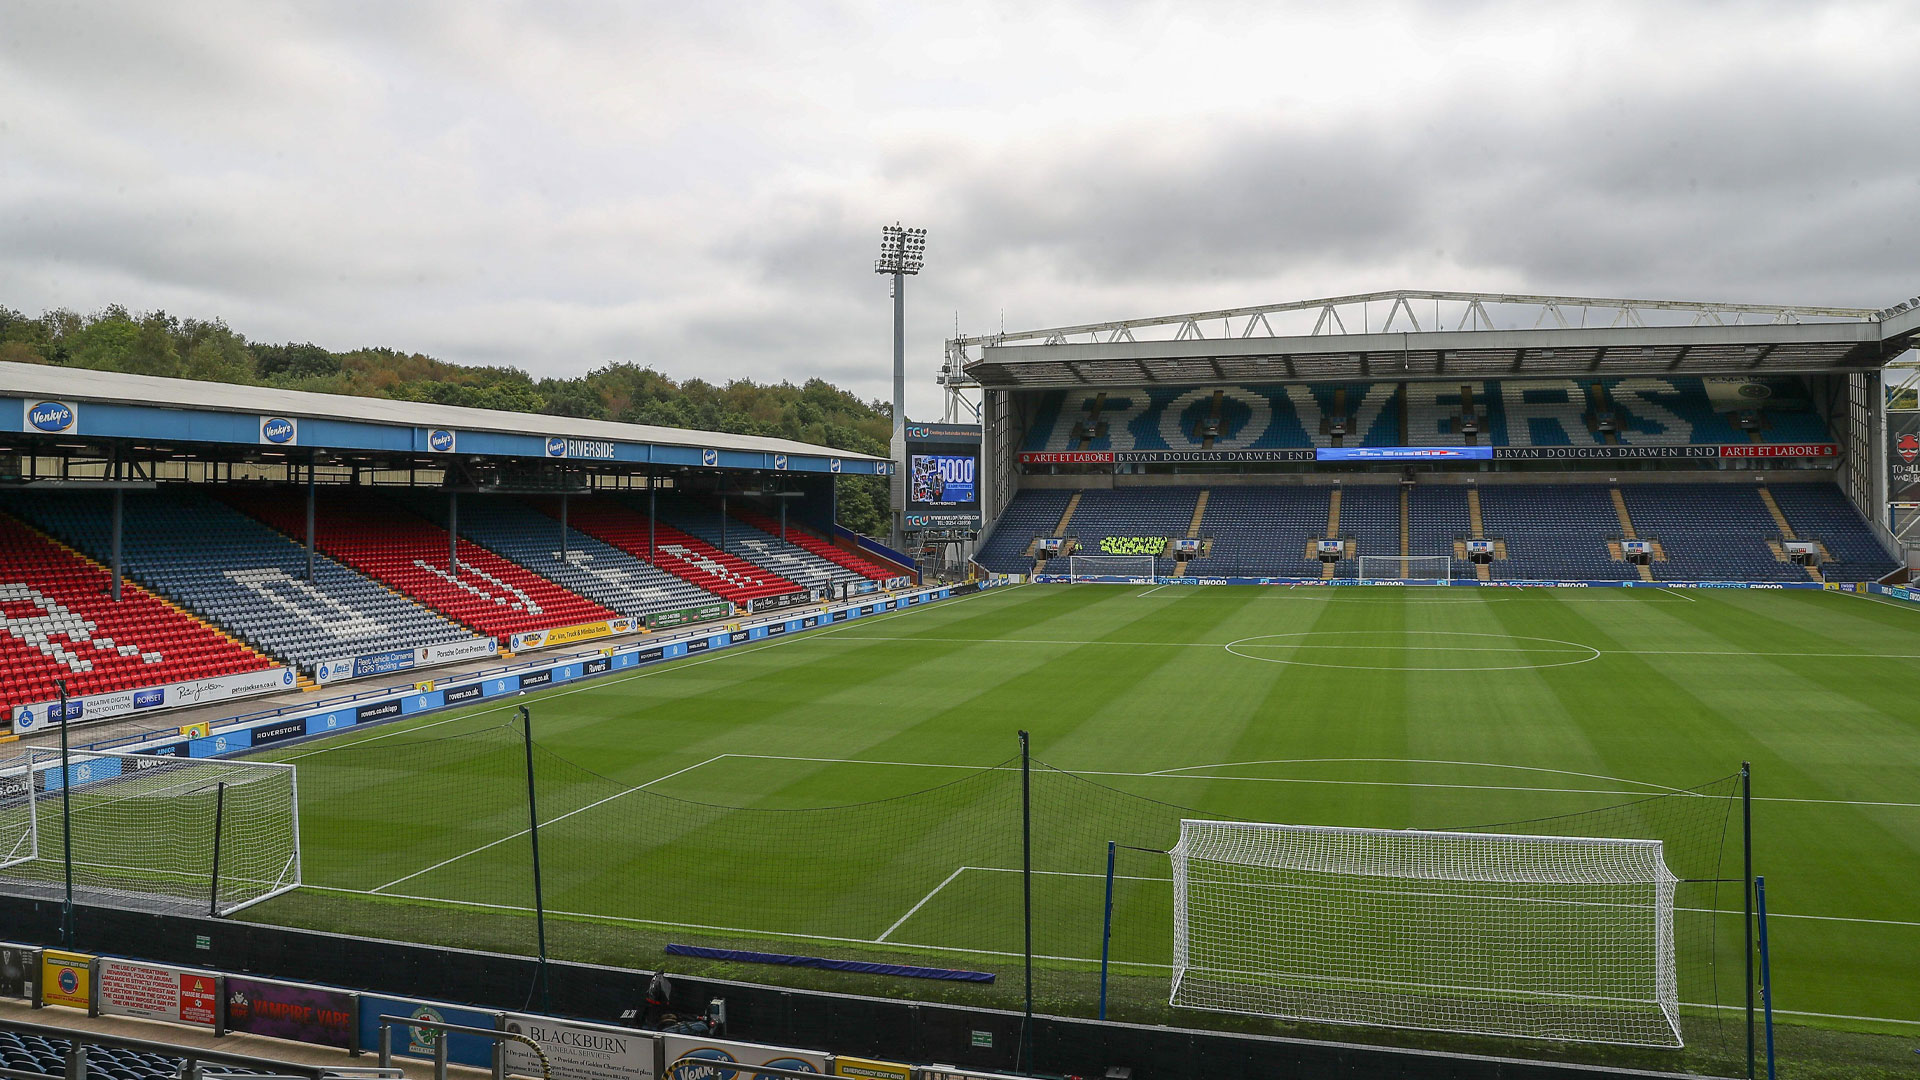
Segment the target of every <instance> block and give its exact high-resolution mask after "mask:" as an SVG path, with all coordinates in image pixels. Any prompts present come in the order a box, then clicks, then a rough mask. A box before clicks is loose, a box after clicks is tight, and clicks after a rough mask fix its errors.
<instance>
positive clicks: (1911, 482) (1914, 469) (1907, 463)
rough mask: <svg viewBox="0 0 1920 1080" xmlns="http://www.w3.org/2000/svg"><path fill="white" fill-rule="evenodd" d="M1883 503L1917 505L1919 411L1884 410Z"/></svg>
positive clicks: (1919, 493)
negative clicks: (1885, 460)
mask: <svg viewBox="0 0 1920 1080" xmlns="http://www.w3.org/2000/svg"><path fill="white" fill-rule="evenodd" d="M1885 415H1886V421H1887V501H1888V502H1890V503H1912V502H1920V412H1910V411H1901V412H1895V411H1893V410H1891V409H1890V410H1888V411H1887V413H1886V414H1885Z"/></svg>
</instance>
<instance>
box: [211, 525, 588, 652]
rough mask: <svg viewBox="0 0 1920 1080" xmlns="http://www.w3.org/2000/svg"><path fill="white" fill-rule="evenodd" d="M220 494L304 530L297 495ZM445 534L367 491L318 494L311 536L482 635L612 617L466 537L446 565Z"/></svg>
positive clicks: (285, 529)
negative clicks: (454, 559) (452, 561)
mask: <svg viewBox="0 0 1920 1080" xmlns="http://www.w3.org/2000/svg"><path fill="white" fill-rule="evenodd" d="M222 497H223V498H224V499H225V501H226V502H227V503H228V505H230V506H232V507H234V508H235V509H237V510H239V511H240V512H242V513H244V514H248V515H250V516H251V517H253V518H255V519H257V520H259V521H262V522H265V523H266V524H268V525H270V526H272V527H274V528H276V529H278V530H280V531H281V532H282V533H284V534H286V535H288V536H299V535H303V534H304V532H305V530H306V511H305V508H304V507H303V506H302V505H301V504H300V503H298V502H297V501H295V500H292V499H288V498H284V497H278V496H275V495H271V494H261V493H253V492H229V493H225V494H223V496H222ZM475 501H477V500H475ZM449 539H450V538H449V537H448V535H447V531H446V530H445V529H443V528H441V527H440V526H438V525H435V524H433V523H432V522H430V521H428V520H426V519H425V518H421V517H418V516H416V515H414V514H411V513H408V512H407V511H406V510H405V509H403V508H402V507H400V506H398V505H396V504H395V503H393V502H391V501H389V500H387V499H384V498H382V497H380V496H379V495H377V494H374V493H372V492H367V491H364V490H360V491H352V492H323V493H322V495H321V496H320V506H319V508H318V512H317V514H316V517H315V528H314V542H315V545H316V546H317V547H318V548H319V549H320V550H321V551H324V552H326V553H327V554H328V555H329V556H331V557H332V558H334V559H335V560H337V561H339V562H342V563H345V564H346V565H348V566H350V567H352V568H354V569H355V570H358V571H360V572H361V573H363V574H366V575H367V576H369V577H372V578H375V579H377V580H379V581H383V582H385V583H386V584H387V585H388V586H390V587H392V588H393V589H395V590H396V591H398V592H400V593H402V594H404V595H406V596H410V597H412V598H414V599H416V600H418V601H420V602H421V603H423V604H425V605H427V606H428V607H431V608H433V609H434V610H436V611H438V612H440V613H441V614H443V615H445V616H447V617H448V618H450V619H453V620H455V621H457V622H460V623H463V624H465V625H467V626H470V627H472V628H473V629H475V630H477V631H479V632H480V633H482V634H491V635H493V636H495V637H510V636H512V635H513V634H518V633H524V632H528V631H533V630H548V629H552V628H553V627H556V626H572V625H574V624H577V623H589V622H598V621H600V620H602V619H611V618H615V617H617V613H616V612H614V611H611V610H609V609H607V608H605V607H602V606H601V605H599V604H596V603H594V602H593V601H591V600H588V599H587V598H585V597H583V596H577V595H575V594H573V593H571V592H568V591H567V590H566V589H563V588H561V587H560V586H558V585H556V584H554V583H553V582H551V581H548V580H547V579H546V578H543V577H541V576H539V575H538V574H535V573H533V572H532V571H530V570H528V569H526V568H525V567H523V566H520V565H518V564H516V563H512V562H509V561H507V560H506V559H503V558H501V557H500V556H499V555H496V554H494V553H493V552H491V551H488V550H487V549H486V548H483V547H481V546H480V545H478V544H476V543H474V542H472V541H471V540H461V541H458V544H459V548H458V551H459V554H458V556H457V558H458V560H459V565H458V572H457V573H455V572H453V570H450V569H449V567H448V566H447V557H448V545H449Z"/></svg>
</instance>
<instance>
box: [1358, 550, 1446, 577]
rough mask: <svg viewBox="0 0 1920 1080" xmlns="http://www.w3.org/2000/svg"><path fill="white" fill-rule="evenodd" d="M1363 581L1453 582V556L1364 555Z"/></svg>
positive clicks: (1361, 562)
mask: <svg viewBox="0 0 1920 1080" xmlns="http://www.w3.org/2000/svg"><path fill="white" fill-rule="evenodd" d="M1359 564H1360V568H1359V575H1360V580H1362V581H1452V580H1453V556H1451V555H1362V556H1360V558H1359Z"/></svg>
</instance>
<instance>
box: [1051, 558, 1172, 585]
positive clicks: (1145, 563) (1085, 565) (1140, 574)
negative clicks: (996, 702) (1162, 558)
mask: <svg viewBox="0 0 1920 1080" xmlns="http://www.w3.org/2000/svg"><path fill="white" fill-rule="evenodd" d="M1159 573H1160V562H1159V560H1157V559H1155V558H1154V557H1153V556H1151V555H1069V556H1067V577H1068V578H1070V579H1072V580H1074V581H1082V580H1085V579H1088V578H1126V579H1127V580H1129V581H1140V580H1143V579H1146V580H1150V579H1152V578H1154V577H1156V576H1158V575H1159Z"/></svg>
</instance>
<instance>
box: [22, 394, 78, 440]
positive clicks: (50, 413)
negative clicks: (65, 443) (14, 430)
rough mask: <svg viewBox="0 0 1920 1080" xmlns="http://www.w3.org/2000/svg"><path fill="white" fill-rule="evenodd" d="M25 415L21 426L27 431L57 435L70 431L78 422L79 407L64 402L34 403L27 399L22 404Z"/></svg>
mask: <svg viewBox="0 0 1920 1080" xmlns="http://www.w3.org/2000/svg"><path fill="white" fill-rule="evenodd" d="M22 404H23V405H24V406H25V409H26V411H25V413H24V415H23V416H22V419H21V423H22V426H23V427H24V428H25V429H26V430H28V431H44V432H46V433H47V434H49V435H58V434H60V433H61V432H64V431H71V430H73V427H74V425H75V424H78V423H79V422H80V406H79V405H77V404H73V403H71V402H65V401H35V400H33V399H32V398H28V399H27V400H26V401H24V402H22Z"/></svg>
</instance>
